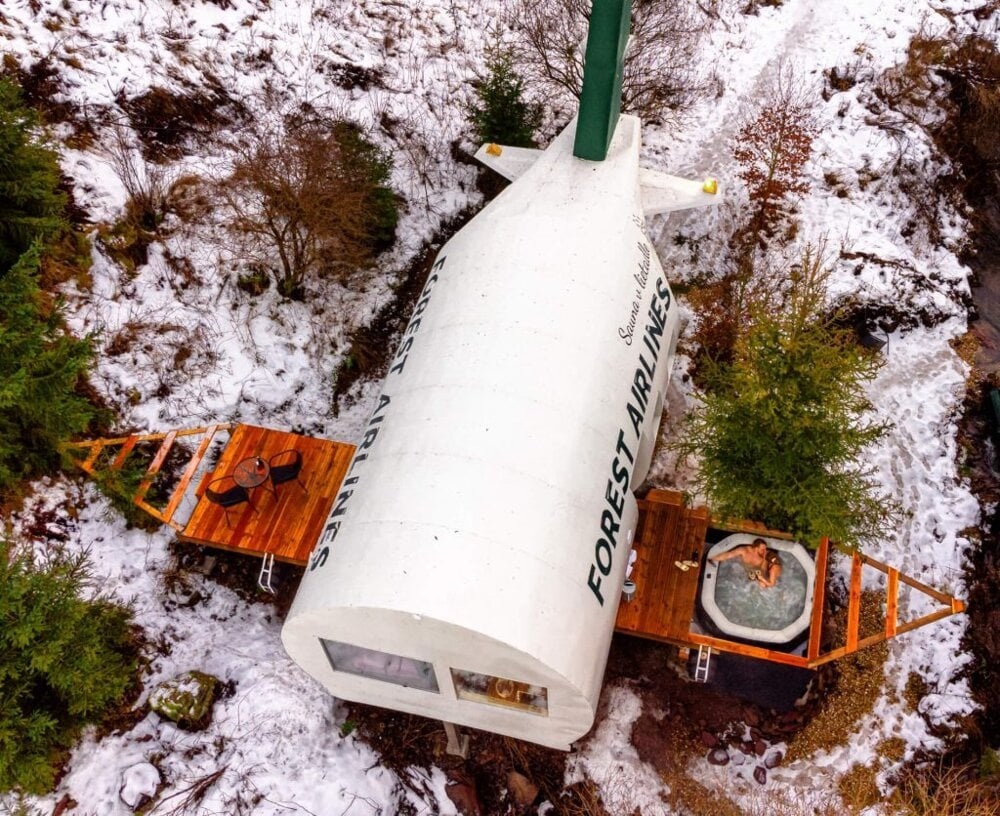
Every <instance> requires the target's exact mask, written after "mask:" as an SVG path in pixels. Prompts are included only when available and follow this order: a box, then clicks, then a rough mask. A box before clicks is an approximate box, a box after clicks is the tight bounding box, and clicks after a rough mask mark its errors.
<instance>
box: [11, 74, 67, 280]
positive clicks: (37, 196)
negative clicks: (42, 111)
mask: <svg viewBox="0 0 1000 816" xmlns="http://www.w3.org/2000/svg"><path fill="white" fill-rule="evenodd" d="M37 121H38V120H37V117H36V116H35V114H34V112H33V111H31V110H29V109H28V108H26V107H24V106H23V105H22V104H21V92H20V90H19V89H18V87H17V86H16V85H14V84H13V83H11V82H10V81H9V80H7V79H5V78H3V77H0V275H2V274H3V273H4V272H6V271H7V270H8V269H10V267H11V266H13V265H14V264H15V263H16V262H17V260H18V259H19V258H20V257H21V256H22V255H23V254H24V253H25V252H26V251H27V250H28V249H29V247H31V245H32V244H33V243H35V242H36V241H39V240H41V241H47V240H49V239H51V238H53V237H55V236H56V235H57V234H58V233H59V232H60V231H61V230H62V229H63V228H64V222H63V210H64V208H65V206H66V199H65V196H64V195H63V194H62V193H60V192H59V191H58V189H57V188H58V185H59V163H58V161H57V160H56V155H55V153H53V152H52V151H51V150H49V149H48V148H46V147H45V146H44V145H42V144H40V143H39V141H38V140H37V139H36V138H35V136H34V135H33V132H34V129H35V127H36V125H37Z"/></svg>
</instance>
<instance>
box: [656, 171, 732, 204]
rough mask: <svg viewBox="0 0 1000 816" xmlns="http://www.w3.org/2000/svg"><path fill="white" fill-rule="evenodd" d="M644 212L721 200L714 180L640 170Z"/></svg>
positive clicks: (712, 202)
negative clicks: (700, 179) (698, 179)
mask: <svg viewBox="0 0 1000 816" xmlns="http://www.w3.org/2000/svg"><path fill="white" fill-rule="evenodd" d="M639 186H640V188H641V190H642V212H643V215H656V214H657V213H665V212H673V211H674V210H688V209H691V208H692V207H710V206H713V205H715V204H718V203H719V202H720V201H721V200H722V196H721V195H719V185H718V183H717V182H716V181H715V179H706V180H705V181H691V180H690V179H684V178H680V177H678V176H670V175H667V174H666V173H661V172H659V171H658V170H647V169H646V168H640V169H639Z"/></svg>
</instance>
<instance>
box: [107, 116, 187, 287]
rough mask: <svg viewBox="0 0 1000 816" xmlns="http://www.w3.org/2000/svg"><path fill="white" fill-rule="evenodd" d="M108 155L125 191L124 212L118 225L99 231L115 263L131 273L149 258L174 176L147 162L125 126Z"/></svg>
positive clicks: (116, 131)
mask: <svg viewBox="0 0 1000 816" xmlns="http://www.w3.org/2000/svg"><path fill="white" fill-rule="evenodd" d="M106 154H107V160H108V164H109V165H110V166H111V169H112V170H113V171H114V173H115V175H116V176H118V180H119V181H120V182H121V183H122V186H123V187H124V188H125V194H126V199H125V212H124V214H123V215H122V217H121V219H119V221H118V222H117V223H115V224H113V225H111V226H107V225H104V226H102V227H101V228H99V230H98V234H99V237H100V240H101V242H102V243H103V245H104V246H105V248H106V249H107V250H108V251H109V252H110V253H111V255H112V256H113V257H114V258H115V260H117V261H118V262H119V263H120V264H121V265H122V266H123V267H125V269H126V270H128V271H130V272H131V271H135V269H136V267H138V266H142V265H143V264H145V263H146V262H147V260H148V259H149V252H148V250H149V244H150V243H151V242H152V241H153V240H154V239H155V238H156V234H157V231H158V230H159V228H160V224H161V223H162V222H163V218H164V216H165V215H166V212H167V205H168V199H169V191H170V186H171V180H172V179H171V173H170V171H169V170H168V169H167V168H165V167H161V166H159V165H155V164H150V163H149V162H147V161H146V160H145V159H144V158H143V157H142V153H141V152H140V150H139V147H138V145H136V144H135V142H134V139H133V136H132V133H131V131H129V129H128V128H127V127H126V126H125V125H122V124H116V125H115V126H114V127H113V128H112V130H111V138H110V142H109V144H108V147H107V150H106Z"/></svg>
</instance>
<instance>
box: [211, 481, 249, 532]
mask: <svg viewBox="0 0 1000 816" xmlns="http://www.w3.org/2000/svg"><path fill="white" fill-rule="evenodd" d="M205 498H206V499H208V500H209V501H210V502H212V504H217V505H219V507H221V508H222V509H223V510H224V511H225V512H226V524H228V525H229V526H230V527H232V524H231V523H230V521H229V509H230V508H231V507H236V505H238V504H243V502H246V503H247V504H249V505H250V509H251V510H253V511H254V512H255V513H256V512H257V508H256V507H254V506H253V502H252V501H250V493H249V491H248V490H247V489H246V488H245V487H243V486H242V485H238V484H236V480H235V479H234V478H233V477H232V476H222V477H221V478H219V479H213V480H212V481H211V482H209V483H208V486H207V487H206V488H205Z"/></svg>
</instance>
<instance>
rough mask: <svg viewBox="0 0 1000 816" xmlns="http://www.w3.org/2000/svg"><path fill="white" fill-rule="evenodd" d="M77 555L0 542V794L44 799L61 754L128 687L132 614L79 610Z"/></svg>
mask: <svg viewBox="0 0 1000 816" xmlns="http://www.w3.org/2000/svg"><path fill="white" fill-rule="evenodd" d="M89 582H90V574H89V571H88V566H87V560H86V555H85V554H81V555H78V556H66V555H61V554H59V555H55V556H51V557H49V558H47V559H46V560H44V561H42V560H40V559H38V558H37V557H35V556H34V555H33V554H32V553H31V552H30V551H29V550H27V549H24V548H18V547H15V546H14V545H12V544H10V543H9V542H0V699H2V700H3V705H2V706H0V791H7V790H11V789H12V788H19V789H21V790H24V791H26V792H29V793H43V792H45V791H46V790H48V789H50V788H51V786H52V784H53V780H54V778H55V771H56V764H57V762H58V760H59V755H60V752H61V751H63V750H65V749H66V748H68V747H69V746H70V745H71V744H72V742H73V740H74V738H75V737H76V735H77V733H78V731H79V729H80V728H81V727H82V726H83V725H85V724H87V723H92V722H96V721H97V720H99V719H100V717H101V716H102V714H103V713H104V712H105V711H106V710H107V709H108V707H109V706H111V705H113V704H114V703H115V702H116V701H117V700H119V699H120V698H121V697H122V695H123V694H124V693H125V692H126V690H127V689H128V688H129V686H130V685H131V684H132V682H133V679H134V677H135V672H136V660H135V656H134V646H133V643H132V637H131V629H130V619H131V613H130V612H129V611H128V610H127V609H124V608H122V607H121V606H118V605H116V604H115V603H113V602H112V601H111V600H110V599H108V598H107V597H103V596H96V597H93V596H91V597H90V598H89V599H87V600H85V599H84V598H83V597H82V596H81V593H82V592H84V591H85V590H86V589H87V588H88V585H89Z"/></svg>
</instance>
